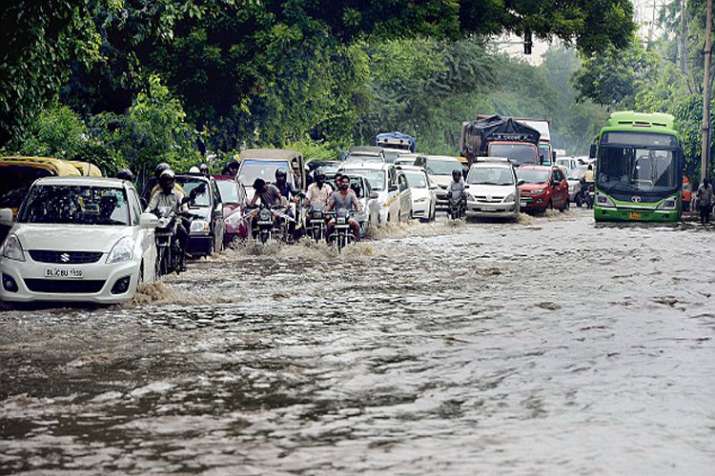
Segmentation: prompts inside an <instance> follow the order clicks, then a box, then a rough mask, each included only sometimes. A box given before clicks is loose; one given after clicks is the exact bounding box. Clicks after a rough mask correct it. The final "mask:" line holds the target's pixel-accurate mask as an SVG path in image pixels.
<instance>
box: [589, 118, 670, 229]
mask: <svg viewBox="0 0 715 476" xmlns="http://www.w3.org/2000/svg"><path fill="white" fill-rule="evenodd" d="M673 122H674V119H673V116H671V115H670V114H661V113H653V114H643V113H637V112H631V111H627V112H614V113H613V114H611V117H610V118H609V119H608V122H607V123H606V126H605V127H604V128H603V129H601V132H600V133H599V134H598V136H597V137H596V142H595V143H594V144H592V145H591V152H590V154H589V155H590V156H591V158H595V159H597V161H596V170H595V172H596V173H595V181H596V197H595V201H594V206H593V208H594V217H595V219H596V221H652V222H675V221H678V220H680V215H681V213H682V200H681V190H682V187H683V151H682V148H681V146H680V141H679V139H678V133H677V132H676V131H675V129H674V128H673Z"/></svg>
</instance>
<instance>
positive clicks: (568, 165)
mask: <svg viewBox="0 0 715 476" xmlns="http://www.w3.org/2000/svg"><path fill="white" fill-rule="evenodd" d="M556 165H558V166H559V167H563V168H564V170H566V172H567V174H568V172H569V171H571V170H574V169H575V168H577V167H578V166H579V163H578V160H576V158H575V157H560V158H558V159H556Z"/></svg>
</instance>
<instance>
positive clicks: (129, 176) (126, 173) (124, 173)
mask: <svg viewBox="0 0 715 476" xmlns="http://www.w3.org/2000/svg"><path fill="white" fill-rule="evenodd" d="M117 178H118V179H120V180H126V181H128V182H133V181H134V174H133V173H132V171H131V170H129V169H122V170H120V171H119V172H117Z"/></svg>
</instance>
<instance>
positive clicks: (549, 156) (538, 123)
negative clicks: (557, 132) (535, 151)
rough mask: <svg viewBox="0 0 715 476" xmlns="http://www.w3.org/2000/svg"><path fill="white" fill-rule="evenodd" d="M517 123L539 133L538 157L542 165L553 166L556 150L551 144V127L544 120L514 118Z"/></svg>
mask: <svg viewBox="0 0 715 476" xmlns="http://www.w3.org/2000/svg"><path fill="white" fill-rule="evenodd" d="M516 120H517V121H518V122H521V123H522V124H526V125H527V126H529V127H531V128H532V129H536V130H537V131H539V134H540V135H539V157H540V159H541V164H542V165H553V164H554V163H555V162H556V150H555V149H554V146H553V144H552V143H551V127H550V123H549V121H548V120H546V119H530V118H528V117H520V118H516Z"/></svg>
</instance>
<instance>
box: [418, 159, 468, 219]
mask: <svg viewBox="0 0 715 476" xmlns="http://www.w3.org/2000/svg"><path fill="white" fill-rule="evenodd" d="M415 165H416V166H418V167H423V168H424V169H425V172H427V176H428V177H429V178H430V181H431V182H432V183H434V184H436V185H437V186H439V189H438V190H436V196H437V203H436V207H437V211H446V210H447V206H448V197H447V187H449V184H450V182H452V171H454V170H463V167H462V163H461V162H460V161H459V160H457V159H456V158H455V157H450V156H446V155H428V156H424V157H418V158H417V160H416V161H415Z"/></svg>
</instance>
